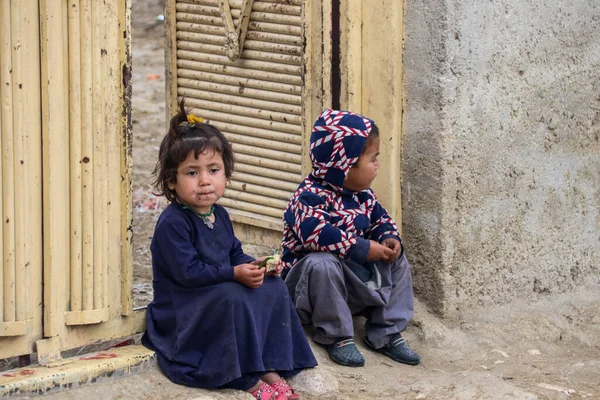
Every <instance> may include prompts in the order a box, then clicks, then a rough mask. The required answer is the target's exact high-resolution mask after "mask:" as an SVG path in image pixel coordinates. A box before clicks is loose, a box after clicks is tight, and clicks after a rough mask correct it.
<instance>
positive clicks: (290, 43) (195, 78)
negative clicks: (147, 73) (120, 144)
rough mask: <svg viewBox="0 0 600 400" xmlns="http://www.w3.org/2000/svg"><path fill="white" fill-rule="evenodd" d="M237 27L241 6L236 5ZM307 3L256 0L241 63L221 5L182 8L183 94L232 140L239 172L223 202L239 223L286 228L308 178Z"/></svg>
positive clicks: (205, 1)
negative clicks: (231, 50)
mask: <svg viewBox="0 0 600 400" xmlns="http://www.w3.org/2000/svg"><path fill="white" fill-rule="evenodd" d="M230 6H231V9H232V16H233V19H234V24H235V25H236V26H237V19H238V18H239V16H240V9H241V8H242V1H241V0H230ZM303 7H304V1H303V0H285V1H284V0H260V1H254V4H253V7H252V12H251V14H250V24H249V28H248V33H247V35H246V41H245V44H244V48H243V51H242V54H241V57H240V58H239V59H238V60H236V61H230V60H229V58H228V57H227V56H226V55H225V50H224V44H225V28H224V23H223V20H222V18H221V16H220V13H219V0H184V1H179V0H178V1H176V2H175V21H176V25H175V26H176V29H175V31H176V32H175V39H176V49H175V51H176V69H177V72H176V85H177V89H176V93H177V96H178V97H179V98H181V97H185V98H186V105H187V106H189V107H191V108H192V110H193V112H194V113H196V114H197V115H199V116H202V117H204V118H206V119H208V120H209V121H210V122H211V123H212V124H214V125H215V126H217V127H218V128H219V129H221V131H223V133H224V134H225V135H226V136H227V138H228V140H230V142H231V143H232V146H233V149H234V152H235V157H236V172H235V173H234V176H233V179H232V181H231V184H230V185H229V186H228V190H227V191H226V193H225V196H224V197H223V198H222V199H221V200H220V203H221V204H223V205H224V206H226V207H227V208H228V210H229V212H230V214H231V216H232V219H233V220H234V221H239V222H245V223H247V222H250V224H251V225H255V226H260V227H265V228H271V229H281V227H282V223H281V217H282V215H283V210H284V209H285V207H286V205H287V201H288V200H289V198H290V196H291V194H292V193H293V191H294V190H295V189H296V187H297V185H298V183H299V182H300V181H301V179H302V154H301V153H302V143H303V140H304V139H303V131H304V126H303V113H304V110H303V102H302V99H303V91H304V85H303V84H304V74H305V57H304V54H303V43H304V42H303Z"/></svg>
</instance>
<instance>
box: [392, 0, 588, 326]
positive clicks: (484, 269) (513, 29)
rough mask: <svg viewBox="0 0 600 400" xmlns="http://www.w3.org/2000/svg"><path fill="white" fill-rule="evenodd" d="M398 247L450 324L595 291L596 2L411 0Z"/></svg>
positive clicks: (419, 290)
mask: <svg viewBox="0 0 600 400" xmlns="http://www.w3.org/2000/svg"><path fill="white" fill-rule="evenodd" d="M405 11H406V16H405V38H406V41H405V51H404V61H403V67H404V79H405V87H406V107H405V112H406V119H405V136H404V143H403V181H402V215H403V239H404V241H405V243H406V247H407V254H408V256H409V260H410V261H411V262H412V265H413V273H414V281H415V290H416V294H417V296H418V297H420V298H421V299H422V300H424V301H426V302H427V303H428V304H429V305H430V307H431V308H432V309H434V310H435V311H437V312H438V313H441V314H444V315H447V316H460V314H461V313H462V312H463V311H465V310H466V309H472V308H473V307H478V306H479V307H481V306H486V305H490V304H503V303H508V302H510V301H511V300H514V299H517V298H518V299H521V300H524V301H532V300H536V299H538V298H539V297H540V296H552V295H553V294H556V293H561V292H568V291H573V290H576V289H578V288H581V287H592V288H593V289H595V290H598V289H600V278H599V277H600V138H599V136H600V3H599V2H597V1H595V0H574V1H567V0H555V1H551V2H550V1H546V2H538V1H531V0H525V1H521V2H515V1H507V0H504V1H501V0H498V1H493V2H481V1H476V0H470V1H468V0H465V1H460V0H416V1H413V2H408V3H406V10H405Z"/></svg>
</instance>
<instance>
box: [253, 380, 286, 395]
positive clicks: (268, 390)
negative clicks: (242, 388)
mask: <svg viewBox="0 0 600 400" xmlns="http://www.w3.org/2000/svg"><path fill="white" fill-rule="evenodd" d="M247 392H248V393H250V394H251V395H252V396H254V398H255V399H257V400H284V399H287V398H286V397H285V395H282V394H278V393H277V391H276V390H275V388H274V387H273V386H271V385H269V384H268V383H266V382H264V381H262V380H259V381H258V382H257V383H256V385H254V386H252V387H251V388H250V389H248V390H247Z"/></svg>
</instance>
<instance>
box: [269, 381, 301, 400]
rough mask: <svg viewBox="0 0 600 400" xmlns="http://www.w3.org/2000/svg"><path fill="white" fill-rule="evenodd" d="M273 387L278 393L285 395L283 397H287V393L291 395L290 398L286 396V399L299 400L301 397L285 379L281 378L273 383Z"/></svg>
mask: <svg viewBox="0 0 600 400" xmlns="http://www.w3.org/2000/svg"><path fill="white" fill-rule="evenodd" d="M271 386H273V388H274V389H275V390H277V392H279V393H283V395H285V394H286V393H291V394H290V395H289V397H288V396H286V399H289V400H298V399H299V398H300V397H301V396H300V395H299V394H298V393H296V392H294V389H292V387H291V386H290V385H289V383H287V382H286V381H285V379H283V378H281V379H280V380H278V381H277V382H273V383H272V384H271Z"/></svg>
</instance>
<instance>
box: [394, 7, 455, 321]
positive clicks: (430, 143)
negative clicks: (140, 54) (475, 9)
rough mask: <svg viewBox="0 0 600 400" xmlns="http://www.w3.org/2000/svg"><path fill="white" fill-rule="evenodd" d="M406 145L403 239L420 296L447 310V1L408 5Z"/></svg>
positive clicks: (416, 290) (435, 306)
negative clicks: (444, 87) (443, 154)
mask: <svg viewBox="0 0 600 400" xmlns="http://www.w3.org/2000/svg"><path fill="white" fill-rule="evenodd" d="M405 11H406V15H405V18H404V21H405V28H404V29H405V48H404V62H403V64H404V65H403V70H404V85H405V88H406V96H405V99H406V104H405V110H406V113H405V136H404V141H403V145H402V154H403V170H402V176H403V179H402V240H403V242H404V245H405V248H406V254H407V257H408V259H409V261H410V262H411V264H412V272H413V281H414V287H415V294H416V295H417V296H418V297H420V298H422V299H424V300H426V301H427V303H428V304H430V305H431V306H432V307H433V308H434V309H436V310H440V309H441V308H443V307H444V299H445V298H446V297H447V295H446V294H445V287H444V285H443V279H442V276H443V265H444V263H443V262H442V236H441V219H442V165H443V163H442V160H441V144H442V143H441V133H442V119H443V118H442V111H443V104H442V99H443V91H442V86H441V85H440V77H441V76H442V74H443V61H444V54H445V50H444V45H445V44H444V38H443V28H442V26H443V21H444V19H445V17H446V11H445V5H444V3H443V1H436V0H416V1H414V2H409V3H406V8H405Z"/></svg>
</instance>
